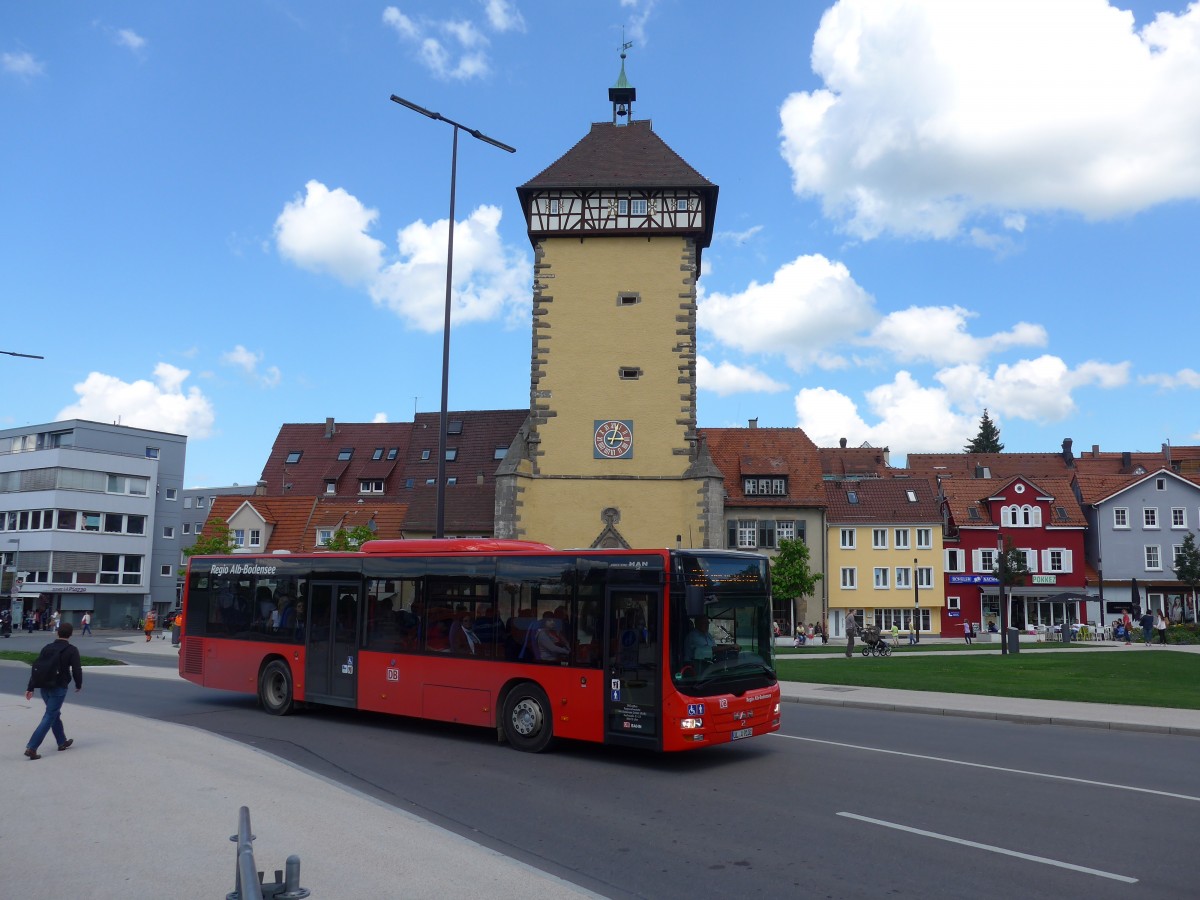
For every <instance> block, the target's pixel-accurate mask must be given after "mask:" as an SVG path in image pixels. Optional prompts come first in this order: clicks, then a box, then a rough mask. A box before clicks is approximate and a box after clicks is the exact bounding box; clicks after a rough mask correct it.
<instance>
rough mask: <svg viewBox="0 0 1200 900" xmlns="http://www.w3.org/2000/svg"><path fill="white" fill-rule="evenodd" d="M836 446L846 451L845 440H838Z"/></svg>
mask: <svg viewBox="0 0 1200 900" xmlns="http://www.w3.org/2000/svg"><path fill="white" fill-rule="evenodd" d="M838 446H839V447H841V448H842V449H843V450H845V449H846V439H845V438H842V439H841V440H839V441H838Z"/></svg>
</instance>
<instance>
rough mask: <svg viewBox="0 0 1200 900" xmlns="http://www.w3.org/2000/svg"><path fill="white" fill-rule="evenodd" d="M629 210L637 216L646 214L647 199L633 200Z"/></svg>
mask: <svg viewBox="0 0 1200 900" xmlns="http://www.w3.org/2000/svg"><path fill="white" fill-rule="evenodd" d="M629 212H630V214H632V215H635V216H644V215H645V214H646V201H645V200H631V201H630V206H629Z"/></svg>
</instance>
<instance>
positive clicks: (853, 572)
mask: <svg viewBox="0 0 1200 900" xmlns="http://www.w3.org/2000/svg"><path fill="white" fill-rule="evenodd" d="M857 588H858V569H856V568H854V566H842V590H845V591H853V590H857Z"/></svg>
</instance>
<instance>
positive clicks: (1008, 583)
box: [992, 540, 1029, 655]
mask: <svg viewBox="0 0 1200 900" xmlns="http://www.w3.org/2000/svg"><path fill="white" fill-rule="evenodd" d="M992 571H993V572H994V573H995V574H996V577H997V578H998V579H999V580H1000V653H1001V654H1002V655H1003V654H1005V653H1008V627H1009V625H1010V624H1011V623H1010V622H1008V621H1007V620H1008V615H1007V612H1008V589H1009V588H1010V587H1013V586H1015V585H1019V584H1023V583H1024V581H1025V576H1026V575H1028V574H1029V566H1028V564H1026V562H1025V552H1024V551H1023V550H1018V549H1017V548H1016V547H1014V546H1013V545H1012V541H1008V540H1006V541H1005V542H1004V552H1003V553H997V554H996V565H995V567H994V568H993V569H992Z"/></svg>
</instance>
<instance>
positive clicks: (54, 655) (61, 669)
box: [25, 622, 83, 759]
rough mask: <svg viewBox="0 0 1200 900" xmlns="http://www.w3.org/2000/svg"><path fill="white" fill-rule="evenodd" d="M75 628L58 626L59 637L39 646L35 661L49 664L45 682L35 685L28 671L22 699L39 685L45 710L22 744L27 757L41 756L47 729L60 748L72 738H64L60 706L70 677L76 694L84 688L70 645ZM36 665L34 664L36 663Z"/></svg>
mask: <svg viewBox="0 0 1200 900" xmlns="http://www.w3.org/2000/svg"><path fill="white" fill-rule="evenodd" d="M74 630H75V629H74V628H72V627H71V623H70V622H63V623H62V625H60V626H58V640H56V641H53V642H52V643H49V644H47V645H46V646H45V647H43V648H42V652H41V654H40V655H39V656H38V662H41V661H42V659H43V658H45V659H46V661H47V662H48V663H49V664H48V665H47V666H46V671H47V677H46V680H45V682H44V683H42V684H34V676H35V672H34V671H33V670H31V671H30V673H29V685H28V687H26V688H25V699H26V700H32V699H33V689H34V688H35V687H36V688H41V691H42V702H43V703H45V704H46V712H45V714H44V715H43V716H42V721H41V722H40V723H38V727H37V728H35V729H34V730H33V735H32V736H31V737H30V738H29V743H28V744H27V745H26V747H25V755H26V756H28V757H29V758H30V759H41V758H42V757H41V754H40V753H38V747H40V746H41V745H42V741H43V740H45V738H46V732H48V731H52V732H54V740H55V741H57V742H58V749H59V750H66V749H67V748H68V747H70V746H71V745H72V744H73V743H75V741H74V740H73V739H71V738H68V737H67V733H66V732H65V731H64V730H63V723H62V705H63V701H65V700H66V699H67V688H69V687H70V686H71V680H72V679H74V680H75V693H79V691H80V690H81V689H82V688H83V666H82V664H81V663H80V660H79V650H78V649H76V648H75V647H74V646H73V645H72V644H71V632H73V631H74ZM35 665H37V663H35Z"/></svg>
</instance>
